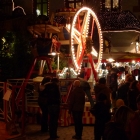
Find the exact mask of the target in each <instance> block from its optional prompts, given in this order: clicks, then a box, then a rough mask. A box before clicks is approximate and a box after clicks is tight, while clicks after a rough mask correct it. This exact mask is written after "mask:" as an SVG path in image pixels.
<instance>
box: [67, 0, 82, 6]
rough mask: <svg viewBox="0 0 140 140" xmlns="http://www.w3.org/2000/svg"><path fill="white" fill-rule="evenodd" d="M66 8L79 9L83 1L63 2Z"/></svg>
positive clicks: (70, 0) (69, 0) (71, 0)
mask: <svg viewBox="0 0 140 140" xmlns="http://www.w3.org/2000/svg"><path fill="white" fill-rule="evenodd" d="M65 3H66V7H71V8H80V7H81V6H82V3H83V0H65Z"/></svg>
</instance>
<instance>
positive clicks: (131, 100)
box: [127, 81, 140, 111]
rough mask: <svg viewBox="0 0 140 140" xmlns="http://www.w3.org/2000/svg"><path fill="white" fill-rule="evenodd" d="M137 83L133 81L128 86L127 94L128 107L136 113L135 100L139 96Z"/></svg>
mask: <svg viewBox="0 0 140 140" xmlns="http://www.w3.org/2000/svg"><path fill="white" fill-rule="evenodd" d="M138 85H139V82H138V81H133V82H132V83H131V85H130V88H129V91H128V93H127V97H128V106H129V107H130V108H131V109H132V110H134V111H136V110H137V103H136V98H137V96H138V95H139V94H140V91H139V88H138Z"/></svg>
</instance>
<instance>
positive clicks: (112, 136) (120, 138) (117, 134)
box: [104, 122, 128, 140]
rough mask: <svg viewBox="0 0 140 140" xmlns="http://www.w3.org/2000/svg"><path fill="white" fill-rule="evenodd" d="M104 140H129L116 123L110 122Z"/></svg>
mask: <svg viewBox="0 0 140 140" xmlns="http://www.w3.org/2000/svg"><path fill="white" fill-rule="evenodd" d="M104 140H128V138H127V136H126V132H125V131H124V130H123V129H122V128H120V127H119V126H118V125H117V124H116V123H115V122H109V123H107V124H106V126H105V131H104Z"/></svg>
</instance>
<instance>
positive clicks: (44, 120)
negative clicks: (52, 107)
mask: <svg viewBox="0 0 140 140" xmlns="http://www.w3.org/2000/svg"><path fill="white" fill-rule="evenodd" d="M50 81H51V77H49V76H47V77H44V78H43V80H42V82H41V85H40V86H39V91H38V92H39V97H38V105H39V107H40V109H41V111H42V115H41V132H48V106H47V91H46V90H45V86H46V84H47V83H48V82H50Z"/></svg>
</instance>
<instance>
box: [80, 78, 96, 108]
mask: <svg viewBox="0 0 140 140" xmlns="http://www.w3.org/2000/svg"><path fill="white" fill-rule="evenodd" d="M78 79H79V80H80V83H81V84H80V87H81V88H82V89H83V90H84V91H85V93H86V95H87V97H88V100H89V102H90V105H91V108H92V107H93V106H94V101H93V99H92V96H91V92H90V89H91V88H90V84H89V83H88V81H86V80H85V79H83V78H80V77H78Z"/></svg>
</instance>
